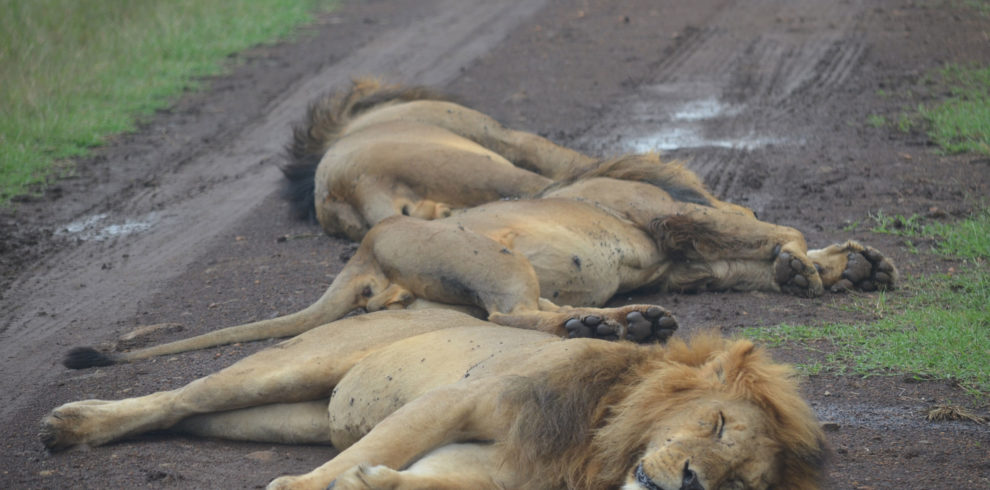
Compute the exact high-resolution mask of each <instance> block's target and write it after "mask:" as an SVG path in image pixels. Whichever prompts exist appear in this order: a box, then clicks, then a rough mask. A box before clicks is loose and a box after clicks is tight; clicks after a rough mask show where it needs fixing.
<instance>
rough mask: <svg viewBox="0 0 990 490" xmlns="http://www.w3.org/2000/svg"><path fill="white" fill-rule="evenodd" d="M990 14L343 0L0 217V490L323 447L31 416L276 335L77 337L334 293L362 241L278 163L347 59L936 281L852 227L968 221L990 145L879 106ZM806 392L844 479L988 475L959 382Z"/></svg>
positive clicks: (171, 478)
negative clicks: (76, 433) (982, 148)
mask: <svg viewBox="0 0 990 490" xmlns="http://www.w3.org/2000/svg"><path fill="white" fill-rule="evenodd" d="M953 5H954V4H953ZM988 33H990V19H988V18H987V17H981V16H980V15H977V14H974V13H973V12H970V11H967V10H965V9H964V7H962V6H958V5H956V6H955V7H951V8H950V7H949V6H940V7H934V6H928V7H926V6H924V5H921V6H919V5H916V3H915V2H908V1H899V0H882V1H871V2H866V1H855V0H847V1H835V2H823V1H818V0H798V1H795V0H788V1H784V0H776V1H773V0H756V1H746V2H742V1H728V0H722V1H714V0H697V1H694V2H657V1H648V0H622V1H596V0H587V1H579V0H561V1H554V2H548V1H527V2H512V1H507V0H484V1H482V0H456V1H455V0H446V1H444V0H398V1H392V2H380V1H368V2H350V3H346V4H345V5H344V6H342V7H341V8H339V9H338V10H337V11H335V12H334V13H333V14H331V15H328V16H326V17H324V18H322V19H321V21H320V23H319V24H318V25H316V26H313V27H312V28H311V29H309V30H308V35H307V36H306V37H305V38H303V39H301V40H300V41H298V42H295V43H291V44H284V45H279V46H274V47H267V48H259V49H257V50H253V51H251V52H249V53H245V54H244V55H243V56H241V57H240V58H241V60H242V61H243V63H242V64H241V65H240V66H239V67H238V68H237V69H236V70H235V72H234V73H233V74H232V75H230V76H227V77H222V78H218V79H216V80H213V81H212V82H211V88H210V90H208V91H206V92H205V93H201V94H190V95H188V96H187V97H185V98H183V99H182V100H181V101H179V102H178V103H177V104H176V105H175V106H174V107H173V108H171V109H170V110H168V111H163V112H161V113H160V114H158V115H156V116H155V117H154V118H153V119H152V120H150V121H149V122H148V123H147V124H146V125H145V127H144V128H143V129H142V131H141V132H139V133H137V134H134V135H127V136H123V137H120V138H118V140H117V141H115V142H114V143H113V144H111V145H109V146H108V147H107V148H104V149H101V150H99V151H98V152H97V154H96V156H94V157H93V158H91V159H88V160H86V161H84V162H80V164H79V171H78V175H77V176H76V177H75V178H73V179H69V180H66V181H64V182H62V183H60V184H59V185H58V186H57V187H56V188H55V189H53V190H52V191H51V192H49V193H48V195H47V196H45V197H44V198H41V199H35V200H28V201H26V202H22V203H19V204H18V210H17V212H16V213H12V212H9V211H8V212H4V214H3V215H0V237H2V238H0V272H2V273H3V274H4V276H3V278H2V284H3V287H4V290H3V292H2V294H0V302H2V303H0V366H2V368H0V372H2V375H0V416H2V420H4V421H6V423H5V424H4V426H3V428H2V435H3V443H2V445H0V447H2V451H0V486H2V487H3V488H48V487H73V488H76V487H83V488H89V487H111V488H130V487H137V486H150V487H190V488H211V487H212V488H239V487H258V486H261V485H264V484H265V483H267V482H268V481H269V480H270V479H271V478H273V477H275V476H277V475H279V474H284V473H294V472H301V471H306V470H308V469H310V468H312V467H314V466H316V465H318V464H320V463H321V462H322V461H324V460H326V459H328V458H329V457H331V456H332V454H333V450H332V449H331V448H327V447H290V446H272V445H263V444H244V443H231V442H224V441H212V440H211V441H201V440H193V439H188V438H182V437H175V436H172V435H156V436H151V437H144V438H141V439H138V440H134V441H127V442H123V443H119V444H114V445H111V446H107V447H99V448H92V449H88V450H75V451H70V452H67V453H63V454H55V455H51V454H47V453H45V452H44V451H43V450H42V447H41V444H40V443H39V442H38V440H37V434H36V432H37V422H38V421H39V420H40V418H41V417H42V416H43V415H44V414H45V413H46V412H47V411H48V410H50V409H51V408H53V407H55V406H56V405H58V404H60V403H63V402H66V401H71V400H77V399H81V398H89V397H100V398H119V397H126V396H134V395H138V394H143V393H147V392H150V391H152V390H160V389H169V388H173V387H176V386H178V385H179V384H180V383H184V382H186V381H188V380H191V379H193V378H195V377H198V376H202V375H205V374H207V373H209V372H211V371H214V370H216V369H218V368H220V367H223V366H226V365H229V364H230V363H231V362H233V361H234V360H236V359H239V358H240V357H242V356H243V355H245V354H247V353H250V352H254V351H256V350H258V349H260V348H262V347H264V346H266V345H270V343H271V342H259V343H257V344H253V345H243V346H240V345H237V346H229V347H223V348H218V349H212V350H209V351H205V352H198V353H192V354H188V355H181V356H175V357H172V358H163V359H157V360H152V361H148V362H141V363H137V364H133V365H127V366H117V367H112V368H103V369H94V370H88V371H77V372H73V371H68V370H66V369H64V368H62V367H61V366H60V364H59V359H60V357H61V355H62V354H63V353H64V352H65V351H66V350H67V349H68V348H70V347H71V346H74V345H79V344H93V343H99V342H110V341H113V340H114V339H116V338H118V337H119V336H120V335H122V334H124V333H126V332H129V331H131V330H133V329H134V328H136V327H138V326H143V325H156V324H166V323H167V324H168V325H165V326H164V327H163V328H162V329H161V330H160V331H159V332H158V333H157V334H155V335H153V336H151V337H150V338H148V339H146V340H147V341H161V340H171V339H175V338H179V337H184V336H188V335H192V334H196V333H199V332H203V331H206V330H210V329H212V328H215V327H218V326H223V325H232V324H235V323H239V322H243V321H247V320H251V319H258V318H265V317H271V316H275V315H278V314H283V313H286V312H289V311H292V310H296V309H299V308H301V307H303V306H305V305H307V304H309V302H310V301H312V300H313V299H315V298H316V297H317V296H318V295H319V294H320V293H321V292H322V290H323V289H324V288H325V287H326V286H327V285H328V284H329V282H330V281H331V280H332V278H333V276H334V274H335V273H336V272H337V271H339V269H340V267H341V266H342V264H343V262H344V260H346V257H347V256H348V255H349V254H350V253H351V252H352V251H353V244H351V243H348V242H347V241H345V240H339V239H332V238H329V237H326V236H323V235H322V234H320V233H319V231H318V230H317V229H316V228H315V227H313V226H310V225H307V224H305V223H296V222H292V221H291V220H289V219H288V210H287V205H286V204H285V203H283V202H281V201H280V200H279V199H278V196H277V192H278V189H279V185H280V181H279V179H280V175H279V173H278V171H277V169H276V167H275V164H276V163H279V162H280V161H281V160H280V158H281V149H282V147H283V145H284V144H285V143H286V142H287V141H288V135H289V125H290V124H291V123H292V122H293V121H296V120H298V119H300V118H301V117H302V114H303V111H304V108H305V106H306V104H307V103H308V101H309V100H311V99H312V98H313V97H315V96H316V95H317V94H319V93H321V92H323V91H325V90H328V89H330V88H339V87H342V86H344V84H345V83H346V82H347V81H348V80H349V79H350V78H351V77H353V76H359V75H367V74H373V75H379V76H383V77H386V78H387V79H389V80H393V81H400V82H404V83H410V84H429V85H432V86H434V87H437V88H440V89H444V90H447V91H449V92H452V93H454V94H457V95H458V96H460V97H461V99H462V100H463V101H465V102H466V103H468V104H469V105H472V106H474V107H477V108H478V109H481V110H482V111H485V112H487V113H489V114H492V115H494V116H496V117H497V118H499V119H500V120H501V121H503V122H504V123H506V124H508V125H511V126H514V127H518V128H522V129H528V130H531V131H535V132H538V133H541V134H543V135H546V136H548V137H550V138H551V139H554V140H555V141H557V142H559V143H562V144H565V145H569V146H573V147H576V148H579V149H582V150H584V151H587V152H590V153H595V154H601V155H611V154H617V153H625V152H634V151H647V150H653V149H658V150H663V151H665V152H666V153H667V154H668V155H669V156H671V157H677V158H684V159H686V160H688V162H689V165H690V166H691V167H692V168H693V169H694V170H695V171H697V172H698V173H699V174H700V175H702V177H703V178H704V179H705V181H706V183H707V184H709V185H710V186H711V187H712V189H713V190H714V191H715V192H716V194H717V195H719V196H720V197H723V198H725V199H728V200H730V201H734V202H738V203H741V204H745V205H747V206H750V207H752V208H754V209H755V210H756V211H757V212H758V213H759V215H760V217H761V218H762V219H766V220H770V221H775V222H779V223H782V224H787V225H791V226H795V227H797V228H799V229H801V230H802V231H804V232H806V233H807V236H808V238H809V244H811V245H813V246H819V245H824V244H827V243H830V242H832V241H839V240H845V239H848V238H856V239H861V240H863V241H866V242H869V243H872V244H876V245H877V246H878V247H880V248H881V249H883V250H884V251H885V252H888V253H890V254H891V255H893V257H894V258H895V259H896V260H897V261H898V263H899V264H900V266H901V268H902V270H903V271H904V272H905V273H907V274H922V273H931V272H935V271H941V270H944V269H946V268H948V267H950V266H952V265H953V264H951V263H948V262H945V261H943V260H941V259H936V258H932V257H928V256H925V255H916V254H911V253H908V251H907V250H906V249H905V247H904V246H903V244H901V243H900V241H899V240H897V239H895V238H890V237H888V236H879V235H874V234H872V233H870V232H868V231H866V230H867V229H868V227H859V228H857V229H853V230H852V231H847V230H850V229H851V228H852V227H850V226H848V225H849V224H850V223H855V222H857V221H861V220H863V219H865V218H866V217H867V215H868V213H869V212H871V211H876V210H878V209H883V210H884V211H885V212H887V213H888V214H904V215H911V214H913V213H919V214H925V213H929V212H930V210H931V209H933V208H937V209H938V210H939V212H940V213H944V214H946V215H948V216H954V215H962V214H965V213H966V212H967V211H969V208H968V207H967V206H969V205H970V203H971V202H970V201H967V200H966V199H964V197H966V196H981V195H982V196H985V195H987V194H988V188H987V187H988V182H990V179H988V176H990V162H988V161H987V160H986V159H980V158H976V157H973V156H961V157H946V156H941V155H939V154H937V153H936V152H935V151H934V148H932V147H929V146H927V140H926V138H925V137H924V135H921V134H916V133H907V134H901V133H896V132H893V131H892V130H890V129H889V128H875V127H872V126H869V125H867V124H866V120H867V116H869V115H870V114H874V113H887V112H889V111H892V110H894V109H896V105H897V104H899V103H900V102H898V101H897V100H895V99H892V98H883V97H880V96H878V95H877V93H878V90H881V89H882V90H884V91H885V92H889V93H898V91H908V90H911V89H912V88H913V87H915V86H917V85H918V84H920V83H921V75H922V74H924V73H925V72H926V71H928V70H931V69H934V68H937V67H940V66H942V65H943V64H944V63H946V62H956V63H970V62H978V63H981V64H983V65H986V64H987V63H990V42H988ZM894 294H898V293H894ZM626 301H635V302H643V301H655V302H657V303H660V304H663V305H665V306H668V307H670V308H672V309H674V310H675V312H676V313H677V314H678V316H679V319H680V320H681V323H682V325H684V326H686V327H687V328H686V330H690V329H693V328H710V327H717V328H721V329H723V330H724V331H726V332H730V333H731V332H732V331H733V330H735V329H737V328H739V327H743V326H749V325H774V324H778V323H781V322H791V323H798V322H802V323H811V324H818V323H823V322H826V321H836V320H864V321H869V320H870V318H869V317H868V316H867V314H866V313H857V312H854V311H851V309H850V308H845V307H844V306H845V305H848V304H849V302H850V301H851V299H850V297H849V296H833V297H826V298H820V299H815V300H806V299H798V298H790V297H784V296H777V295H767V294H757V293H745V294H742V293H740V294H703V295H693V296H691V295H641V296H636V297H632V298H617V299H616V300H615V302H616V303H617V304H620V303H624V302H626ZM777 355H778V356H779V357H781V358H784V359H790V360H798V359H799V358H798V357H796V356H804V355H806V354H804V353H795V352H792V351H788V350H780V351H779V352H777ZM806 391H807V394H808V396H809V398H810V399H811V400H812V401H813V403H814V405H815V408H816V410H818V412H819V415H820V416H821V418H822V419H823V420H824V421H829V422H833V423H834V425H831V426H830V427H833V428H834V429H835V430H834V431H832V432H830V433H829V436H830V443H831V445H832V448H833V450H834V455H833V461H832V463H831V466H830V469H829V478H830V482H831V485H832V486H834V487H835V488H919V489H920V488H987V487H990V429H987V428H986V427H980V426H976V425H973V424H966V423H961V422H953V423H940V424H932V423H928V422H925V421H924V418H923V415H922V412H923V411H924V410H925V409H927V408H928V407H930V406H931V405H932V404H934V403H935V402H937V401H945V400H952V401H955V402H957V403H958V402H964V403H975V402H974V401H972V400H970V399H968V398H967V397H966V396H965V394H964V393H963V392H962V391H961V390H959V389H958V388H956V387H953V386H951V385H950V384H948V383H920V384H919V383H908V382H906V381H905V378H904V377H902V376H894V377H877V378H869V379H858V378H851V377H839V376H815V377H812V378H811V379H809V380H808V382H807V390H806ZM933 465H935V466H937V469H935V468H933V467H932V466H933Z"/></svg>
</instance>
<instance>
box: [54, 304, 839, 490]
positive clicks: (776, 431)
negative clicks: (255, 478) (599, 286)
mask: <svg viewBox="0 0 990 490" xmlns="http://www.w3.org/2000/svg"><path fill="white" fill-rule="evenodd" d="M331 390H332V391H331ZM328 393H330V397H329V399H327V394H328ZM328 407H329V410H328ZM160 429H172V430H175V431H180V432H184V433H189V434H193V435H201V436H207V437H223V438H229V439H235V440H250V441H263V442H276V443H328V442H329V443H331V444H333V445H334V447H335V448H337V449H338V450H340V453H339V454H338V455H337V456H336V457H335V458H333V459H332V460H330V461H329V462H327V463H325V464H324V465H322V466H320V467H319V468H316V469H315V470H313V471H311V472H310V473H307V474H304V475H300V476H283V477H280V478H278V479H276V480H274V481H272V482H271V484H270V485H269V488H277V489H288V488H298V489H323V488H327V487H328V485H329V486H331V487H332V488H333V489H334V490H343V489H371V488H375V489H385V488H390V489H445V488H449V489H462V488H478V489H483V488H491V489H506V488H534V489H535V488H539V489H549V488H586V489H603V488H620V487H621V488H623V489H627V490H634V489H639V490H657V489H682V490H717V489H734V490H742V489H770V488H776V489H785V488H786V489H811V488H817V487H818V483H819V479H820V477H821V466H822V459H823V452H824V449H823V448H824V444H823V441H824V437H823V434H822V432H821V429H820V427H819V424H818V422H817V421H816V419H815V417H814V415H813V413H812V411H811V410H810V408H809V407H808V405H807V404H806V403H805V401H804V400H803V399H802V398H801V397H800V395H799V393H798V390H797V386H796V382H795V379H794V373H793V372H792V370H791V369H790V368H789V367H788V366H785V365H781V364H776V363H774V362H773V361H772V360H771V359H770V358H769V356H768V355H767V354H766V353H765V352H764V351H762V350H761V349H759V348H756V347H754V345H753V344H752V343H750V342H748V341H744V340H737V341H728V340H723V339H721V338H718V337H716V336H700V337H698V338H695V339H694V340H693V341H691V342H689V343H685V342H682V341H679V340H674V341H671V342H670V343H669V344H668V345H667V346H662V345H658V344H653V345H649V346H644V345H638V344H634V343H631V342H602V341H599V340H592V339H572V340H562V339H561V338H559V337H557V336H553V335H548V334H547V333H544V332H539V331H525V330H517V329H510V328H505V327H502V326H496V325H493V324H491V323H488V322H485V321H482V320H479V319H476V318H474V317H471V316H468V315H464V314H462V313H458V312H454V311H446V310H431V311H388V312H379V313H372V314H368V315H359V316H354V317H350V318H346V319H343V320H340V321H337V322H335V323H332V324H327V325H323V326H320V327H318V328H315V329H312V330H310V331H308V332H306V333H303V334H301V335H299V336H298V337H295V338H293V339H290V340H286V341H284V342H282V343H281V344H278V345H276V346H274V347H272V348H269V349H267V350H264V351H261V352H259V353H257V354H254V355H252V356H249V357H247V358H245V359H243V360H241V361H239V362H237V363H236V364H234V365H232V366H230V367H228V368H226V369H223V370H221V371H219V372H217V373H215V374H212V375H210V376H207V377H205V378H201V379H198V380H195V381H193V382H191V383H189V384H188V385H186V386H184V387H182V388H179V389H176V390H172V391H163V392H158V393H154V394H151V395H146V396H142V397H137V398H129V399H125V400H119V401H103V400H84V401H78V402H74V403H68V404H65V405H62V406H61V407H58V408H56V409H55V410H54V411H52V413H51V414H50V415H48V416H47V417H46V418H45V419H44V421H43V423H42V439H43V441H44V443H45V445H46V446H47V447H49V448H51V449H64V448H68V447H71V446H77V445H83V444H86V445H99V444H105V443H108V442H111V441H115V440H118V439H120V438H123V437H129V436H134V435H137V434H141V433H144V432H147V431H151V430H160Z"/></svg>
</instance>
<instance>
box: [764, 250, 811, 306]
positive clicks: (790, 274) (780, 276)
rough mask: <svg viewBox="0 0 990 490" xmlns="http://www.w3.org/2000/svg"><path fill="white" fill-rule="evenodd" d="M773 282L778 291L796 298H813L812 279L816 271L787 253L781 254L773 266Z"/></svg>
mask: <svg viewBox="0 0 990 490" xmlns="http://www.w3.org/2000/svg"><path fill="white" fill-rule="evenodd" d="M773 275H774V280H775V281H776V282H777V284H779V285H780V290H781V291H784V292H785V293H789V294H794V295H797V296H814V295H815V294H814V291H813V286H814V283H813V278H815V277H817V275H818V271H817V270H816V269H815V268H814V267H809V266H808V265H807V264H805V263H804V262H802V261H801V260H799V259H798V258H797V257H794V256H793V255H791V254H790V253H789V252H781V253H780V255H778V256H777V260H776V261H775V262H774V264H773Z"/></svg>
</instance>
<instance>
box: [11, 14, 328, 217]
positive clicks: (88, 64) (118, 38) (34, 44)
mask: <svg viewBox="0 0 990 490" xmlns="http://www.w3.org/2000/svg"><path fill="white" fill-rule="evenodd" d="M333 3H334V1H332V0H228V1H219V0H172V1H168V2H157V1H154V0H32V1H30V2H25V1H21V0H0V12H3V15H0V87H2V89H0V107H2V108H3V117H2V118H0V205H5V204H6V203H8V202H9V200H10V199H11V198H12V197H13V196H16V195H21V194H24V193H26V192H28V191H29V190H30V189H32V188H33V187H35V186H37V185H38V184H39V183H43V182H45V181H46V180H47V179H50V178H52V177H57V176H59V175H60V174H64V173H66V172H71V166H68V165H64V164H63V165H61V166H56V165H55V164H56V162H59V161H64V160H66V159H69V158H72V157H77V156H80V155H84V154H85V153H86V151H87V149H88V148H91V147H93V146H96V145H99V144H102V143H103V142H105V141H106V138H107V136H108V135H112V134H115V133H120V132H125V131H131V130H133V129H134V128H135V124H136V121H137V120H139V119H140V118H141V117H142V116H147V115H149V114H151V113H152V112H153V111H154V110H156V109H159V108H162V107H165V106H167V105H168V103H169V101H170V100H171V99H172V98H173V97H174V96H175V95H176V94H178V93H180V92H182V91H183V90H188V89H193V88H196V87H197V86H198V82H197V78H199V77H203V76H208V75H214V74H217V73H220V72H221V71H222V69H223V67H224V66H225V64H224V60H225V59H226V58H227V57H228V56H229V55H230V54H232V53H235V52H237V51H241V50H243V49H245V48H248V47H250V46H253V45H256V44H259V43H263V42H269V41H273V40H276V39H280V38H284V37H285V36H287V35H289V34H290V33H291V32H292V30H293V28H295V27H296V26H298V25H300V24H302V23H305V22H308V21H310V20H311V19H312V17H311V13H312V12H313V11H314V10H315V9H318V8H326V7H329V6H331V5H332V4H333Z"/></svg>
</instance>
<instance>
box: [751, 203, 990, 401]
mask: <svg viewBox="0 0 990 490" xmlns="http://www.w3.org/2000/svg"><path fill="white" fill-rule="evenodd" d="M874 219H877V218H874ZM898 220H901V221H902V222H903V223H905V224H902V225H901V226H899V227H897V226H894V225H892V224H891V223H894V222H897V221H898ZM877 221H878V226H877V228H875V230H876V231H879V232H881V233H888V232H890V233H897V234H899V235H903V236H924V237H927V238H931V239H933V240H934V241H935V247H934V249H933V250H932V252H933V253H938V254H941V255H945V256H948V257H953V258H956V259H958V260H959V262H960V264H959V265H958V266H957V267H958V269H960V270H959V271H953V273H951V274H937V275H933V276H928V277H913V278H908V279H907V280H905V281H903V282H904V284H903V285H902V286H901V288H900V290H898V291H897V292H896V293H890V294H885V293H878V294H875V295H863V296H860V297H858V298H857V302H858V305H857V309H859V310H860V311H868V312H871V313H872V314H873V315H874V316H875V317H876V318H877V321H876V322H874V323H871V324H844V323H830V324H826V325H822V326H807V325H778V326H776V327H757V328H752V329H747V330H746V331H745V332H744V335H746V336H748V337H751V338H754V339H758V340H761V341H764V342H769V343H771V344H782V343H785V342H786V343H806V342H809V341H813V342H815V344H813V345H821V344H824V345H825V346H826V348H824V349H822V350H824V351H825V352H828V354H827V355H826V356H825V359H824V361H814V362H812V363H810V364H808V365H804V366H800V368H801V369H802V371H803V372H805V373H807V374H817V373H820V372H826V371H827V372H834V373H838V374H848V373H855V374H859V375H863V376H869V375H877V374H892V373H898V374H908V375H912V376H917V377H919V378H922V379H951V380H955V381H957V382H958V383H959V384H960V386H962V387H964V388H965V389H966V390H967V391H969V392H970V393H972V394H975V395H978V396H983V397H985V396H987V395H990V308H988V305H990V271H988V267H987V266H988V260H990V209H982V210H981V211H979V212H978V213H977V214H976V215H974V216H972V217H970V218H968V219H965V220H963V221H960V222H958V223H953V224H944V223H932V224H926V223H923V222H922V220H921V219H920V218H916V217H912V218H909V219H904V218H903V217H894V218H890V217H883V216H882V215H881V218H880V219H878V220H877ZM819 343H821V344H819Z"/></svg>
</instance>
